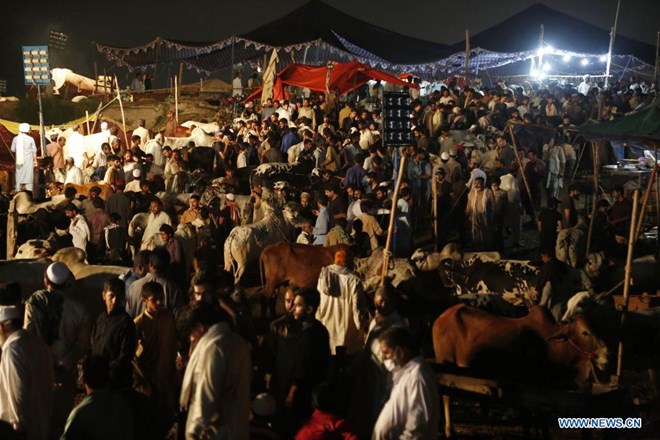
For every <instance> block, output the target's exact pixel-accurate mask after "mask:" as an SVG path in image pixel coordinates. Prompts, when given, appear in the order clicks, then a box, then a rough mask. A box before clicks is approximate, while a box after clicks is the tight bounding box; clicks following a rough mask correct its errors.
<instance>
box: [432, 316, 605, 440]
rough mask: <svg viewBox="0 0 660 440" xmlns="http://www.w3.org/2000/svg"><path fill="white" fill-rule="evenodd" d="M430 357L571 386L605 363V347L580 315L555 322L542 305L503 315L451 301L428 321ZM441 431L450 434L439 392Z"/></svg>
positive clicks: (511, 376) (501, 374) (486, 373)
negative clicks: (526, 311)
mask: <svg viewBox="0 0 660 440" xmlns="http://www.w3.org/2000/svg"><path fill="white" fill-rule="evenodd" d="M433 349H434V351H435V359H436V361H437V362H438V363H441V364H453V365H456V366H458V367H464V368H471V369H472V371H474V372H475V374H476V375H478V376H481V375H484V376H486V377H491V378H495V379H502V378H504V379H510V380H517V381H526V382H534V383H536V384H539V385H555V386H559V387H562V388H572V387H574V386H575V385H579V384H583V383H585V382H587V381H588V380H589V379H590V377H591V373H592V372H593V373H594V374H595V373H596V370H595V368H594V364H595V367H596V368H598V369H600V370H603V369H604V368H605V366H606V364H607V347H606V345H605V343H604V342H603V341H602V340H600V338H598V337H597V336H595V335H594V334H593V333H592V331H591V328H590V326H589V324H588V323H587V321H586V319H585V318H584V317H583V316H578V317H577V318H576V319H575V321H574V322H572V323H570V324H561V325H560V324H557V323H556V322H555V320H554V318H553V317H552V315H551V314H550V312H549V311H548V309H546V308H544V307H540V306H535V307H532V308H531V309H530V311H529V314H528V315H527V316H525V317H523V318H505V317H501V316H497V315H492V314H490V313H488V312H485V311H482V310H480V309H477V308H474V307H469V306H466V305H465V304H459V305H455V306H453V307H450V308H449V309H447V310H446V311H445V312H444V313H443V314H442V315H440V317H439V318H438V319H436V321H435V323H434V324H433ZM443 404H444V413H445V435H446V436H447V437H450V436H451V433H452V423H451V417H450V413H449V408H450V400H449V396H443Z"/></svg>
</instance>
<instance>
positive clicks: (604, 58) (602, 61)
mask: <svg viewBox="0 0 660 440" xmlns="http://www.w3.org/2000/svg"><path fill="white" fill-rule="evenodd" d="M598 60H599V61H600V62H601V63H604V62H606V61H607V55H601V56H600V58H598Z"/></svg>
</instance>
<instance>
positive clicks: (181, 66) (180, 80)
mask: <svg viewBox="0 0 660 440" xmlns="http://www.w3.org/2000/svg"><path fill="white" fill-rule="evenodd" d="M177 78H178V79H179V88H181V84H182V81H183V61H181V62H180V63H179V76H178V77H177Z"/></svg>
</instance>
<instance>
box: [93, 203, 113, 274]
mask: <svg viewBox="0 0 660 440" xmlns="http://www.w3.org/2000/svg"><path fill="white" fill-rule="evenodd" d="M92 207H93V209H92V211H91V212H90V213H89V215H87V219H88V222H89V230H90V240H89V244H88V246H87V256H88V258H90V261H92V262H96V261H97V258H98V255H97V253H96V251H97V249H98V247H99V242H100V241H101V240H102V239H103V232H104V229H105V228H106V227H107V226H109V225H110V216H109V215H108V213H107V212H106V210H105V203H103V199H101V198H100V197H99V198H97V199H95V200H94V202H92Z"/></svg>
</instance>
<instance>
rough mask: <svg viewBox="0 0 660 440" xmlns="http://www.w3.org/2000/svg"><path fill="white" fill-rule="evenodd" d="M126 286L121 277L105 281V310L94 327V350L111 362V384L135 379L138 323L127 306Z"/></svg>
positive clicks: (117, 386) (122, 385)
mask: <svg viewBox="0 0 660 440" xmlns="http://www.w3.org/2000/svg"><path fill="white" fill-rule="evenodd" d="M125 289H126V287H125V286H124V282H123V281H122V280H120V279H119V278H110V279H108V280H106V281H105V283H103V293H102V298H103V303H104V305H105V310H104V311H103V312H101V314H100V315H99V316H98V318H97V319H96V322H95V323H94V327H92V337H91V341H92V345H91V348H92V350H91V353H92V355H94V356H100V357H102V358H104V359H105V360H106V361H107V362H108V364H109V375H108V376H109V388H111V389H115V390H118V389H125V388H129V387H130V386H131V384H132V380H133V366H132V364H131V362H132V360H133V357H134V356H135V343H136V341H135V324H134V322H133V319H132V318H131V317H130V316H129V315H128V313H126V310H124V307H123V303H124V300H125V299H126V295H125V292H126V290H125Z"/></svg>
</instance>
